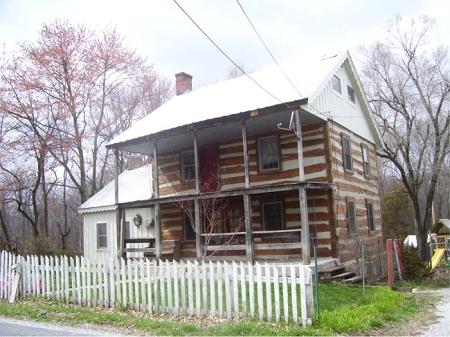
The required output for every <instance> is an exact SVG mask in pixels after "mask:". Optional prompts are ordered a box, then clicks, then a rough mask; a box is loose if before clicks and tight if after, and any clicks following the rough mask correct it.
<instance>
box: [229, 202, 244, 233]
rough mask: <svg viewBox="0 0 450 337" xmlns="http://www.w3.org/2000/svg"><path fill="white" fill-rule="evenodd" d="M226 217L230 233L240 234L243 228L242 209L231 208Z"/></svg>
mask: <svg viewBox="0 0 450 337" xmlns="http://www.w3.org/2000/svg"><path fill="white" fill-rule="evenodd" d="M227 213H228V214H227V216H228V226H229V229H230V232H231V233H234V232H240V231H242V230H243V228H244V215H243V214H242V213H243V210H242V208H240V207H233V208H230V209H229V210H228V212H227Z"/></svg>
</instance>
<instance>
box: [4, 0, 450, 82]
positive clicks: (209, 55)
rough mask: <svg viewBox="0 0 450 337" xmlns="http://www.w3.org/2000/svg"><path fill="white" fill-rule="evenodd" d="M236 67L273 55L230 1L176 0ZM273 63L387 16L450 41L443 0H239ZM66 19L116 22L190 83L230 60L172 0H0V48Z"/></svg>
mask: <svg viewBox="0 0 450 337" xmlns="http://www.w3.org/2000/svg"><path fill="white" fill-rule="evenodd" d="M178 2H179V3H180V5H181V6H183V8H184V9H185V10H186V11H187V12H188V13H189V14H190V15H191V16H192V17H193V18H194V19H195V20H196V21H197V23H198V24H199V25H200V26H201V27H202V28H203V29H204V30H205V31H206V32H207V33H208V34H209V35H210V36H211V37H212V38H213V39H214V41H215V42H216V43H217V44H218V45H219V46H220V47H221V48H222V49H223V50H225V52H226V53H227V54H228V55H229V56H230V57H231V58H232V59H233V60H234V61H235V62H237V63H238V64H239V65H241V66H243V67H244V68H245V69H246V70H248V71H258V70H261V69H263V68H266V67H269V66H272V65H273V61H272V59H271V58H270V56H269V55H268V53H267V52H266V51H265V49H264V47H263V46H262V44H261V43H260V41H259V40H258V38H257V36H256V35H255V33H254V32H253V30H252V28H251V26H250V25H249V23H248V22H247V20H246V18H245V16H244V15H243V13H242V12H241V10H240V8H239V6H238V4H237V3H236V1H235V0H208V1H207V0H178ZM240 3H241V4H242V6H243V7H244V9H245V10H246V12H247V14H248V16H249V17H250V18H251V20H252V22H253V24H254V25H255V26H256V28H257V29H258V30H259V32H260V34H261V35H262V37H263V39H264V40H265V42H266V44H267V45H268V46H269V48H270V50H271V52H272V54H273V55H274V56H275V58H276V59H277V60H278V62H279V63H292V62H295V61H296V60H300V59H301V57H302V55H304V54H308V57H311V56H317V57H321V56H324V55H334V54H335V53H336V52H339V51H345V50H350V52H351V54H352V55H353V56H355V55H356V54H357V49H358V47H359V46H360V45H363V44H369V43H371V42H373V41H375V40H376V39H380V38H382V37H383V34H384V32H385V31H386V28H387V25H388V22H389V21H392V20H393V19H395V17H396V15H398V14H399V15H401V16H402V17H403V18H404V19H411V18H414V17H416V18H417V17H418V16H420V15H428V16H430V17H433V18H435V19H436V21H437V27H436V32H435V36H434V37H433V39H434V40H436V41H437V42H438V43H442V44H444V45H447V46H449V45H450V34H449V33H450V22H449V21H450V20H448V16H449V13H450V1H448V0H428V1H418V0H409V1H408V0H398V1H397V0H377V1H373V0H358V1H356V0H334V1H333V0H328V1H325V0H314V1H310V0H309V1H306V0H240ZM54 19H69V20H71V21H72V22H74V23H82V24H85V25H86V26H88V27H90V28H94V29H99V30H100V29H102V28H103V27H105V26H107V25H109V26H111V25H112V26H116V27H117V30H118V32H119V33H120V34H122V35H123V37H124V40H125V44H126V45H127V46H128V47H129V48H131V49H135V50H136V51H137V53H138V54H139V55H141V56H143V57H146V58H147V59H148V61H149V63H151V64H153V65H154V66H155V69H156V70H157V71H158V72H159V73H160V74H162V75H163V76H165V77H167V78H169V79H171V80H174V74H175V73H177V72H181V71H184V72H187V73H189V74H191V75H193V77H194V79H193V81H194V83H193V85H194V87H200V86H203V85H206V84H210V83H214V82H217V81H220V80H223V79H225V78H227V76H228V73H229V71H230V70H231V69H232V68H233V65H232V64H231V63H230V62H229V61H228V60H227V59H226V58H225V57H224V56H223V55H222V54H220V53H219V52H218V51H217V49H215V47H214V46H213V45H212V44H211V43H210V42H209V41H208V40H207V39H206V38H205V37H204V36H203V35H202V34H201V33H200V32H199V31H198V30H197V28H196V27H195V26H194V25H193V24H192V22H190V21H189V19H188V18H187V17H186V16H185V15H184V14H183V13H182V12H181V10H180V9H179V8H178V7H177V6H176V4H175V3H174V2H173V1H172V0H127V1H124V0H122V1H116V0H0V50H4V51H9V50H12V49H14V48H15V47H16V45H17V42H20V41H27V42H33V41H34V40H35V39H36V37H37V34H38V32H39V29H40V27H41V25H42V24H43V23H47V22H51V21H53V20H54Z"/></svg>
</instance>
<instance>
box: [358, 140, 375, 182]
mask: <svg viewBox="0 0 450 337" xmlns="http://www.w3.org/2000/svg"><path fill="white" fill-rule="evenodd" d="M364 151H367V162H366V160H365V158H364ZM361 158H362V166H363V174H364V177H365V178H366V179H371V178H372V168H371V165H370V152H369V147H368V146H367V145H366V144H364V143H361ZM366 164H367V169H366Z"/></svg>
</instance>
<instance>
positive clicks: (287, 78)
mask: <svg viewBox="0 0 450 337" xmlns="http://www.w3.org/2000/svg"><path fill="white" fill-rule="evenodd" d="M236 2H237V4H238V5H239V7H240V9H241V11H242V13H243V14H244V15H245V17H246V18H247V21H248V23H249V24H250V26H252V28H253V31H254V32H255V34H256V35H257V36H258V38H259V41H261V43H262V45H263V46H264V48H265V49H266V51H267V52H268V53H269V55H270V57H271V58H272V60H273V62H274V63H275V64H276V65H277V67H278V69H279V70H280V72H281V73H282V74H283V76H284V77H285V78H286V80H287V81H288V82H289V84H290V85H291V86H292V88H293V89H294V90H295V91H296V92H297V94H298V95H299V96H300V97H302V98H303V95H302V94H301V93H300V90H298V88H297V87H296V86H295V84H294V83H293V82H292V81H291V79H290V78H289V76H288V75H287V74H286V72H285V71H284V70H283V68H282V67H281V66H280V64H279V63H278V61H277V60H276V58H275V56H273V54H272V52H271V51H270V49H269V47H268V46H267V44H266V43H265V42H264V39H263V38H262V36H261V34H260V33H259V32H258V30H257V29H256V27H255V25H254V24H253V22H252V20H251V19H250V17H249V16H248V15H247V12H246V11H245V9H244V7H242V5H241V3H240V2H239V0H236Z"/></svg>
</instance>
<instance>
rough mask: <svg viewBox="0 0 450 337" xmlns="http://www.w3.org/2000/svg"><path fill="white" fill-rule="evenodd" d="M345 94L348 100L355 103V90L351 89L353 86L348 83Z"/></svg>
mask: <svg viewBox="0 0 450 337" xmlns="http://www.w3.org/2000/svg"><path fill="white" fill-rule="evenodd" d="M347 94H348V99H349V100H350V102H352V103H355V102H356V100H355V90H353V88H352V87H351V86H349V85H347Z"/></svg>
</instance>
